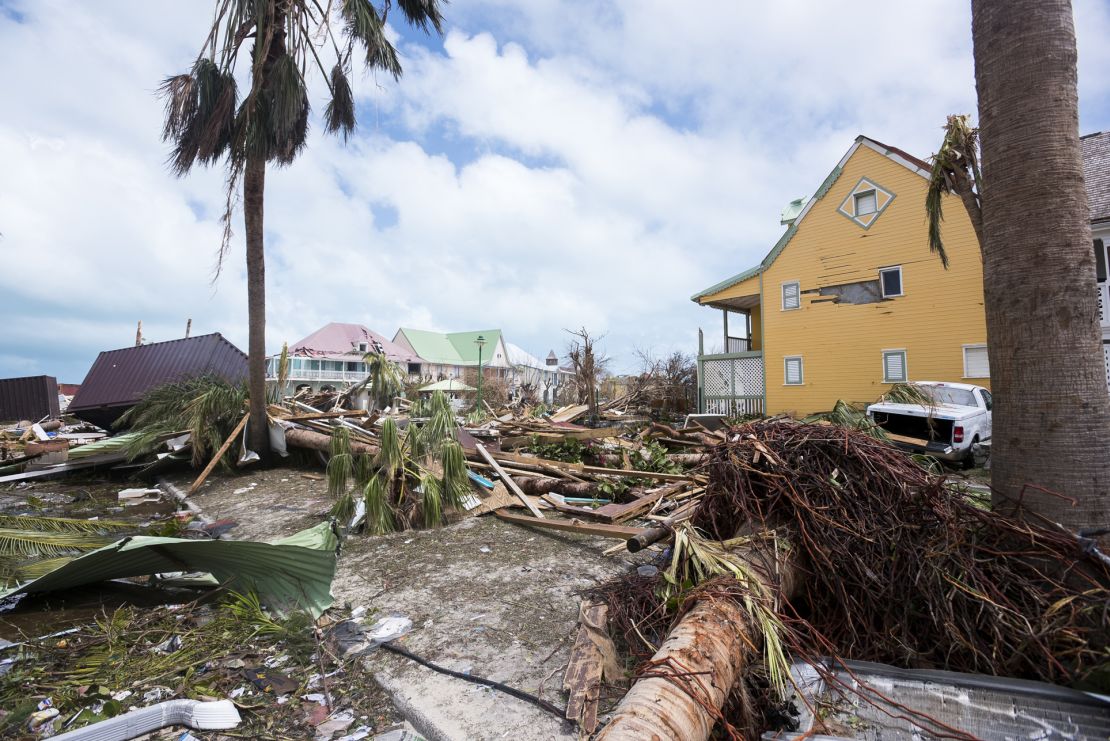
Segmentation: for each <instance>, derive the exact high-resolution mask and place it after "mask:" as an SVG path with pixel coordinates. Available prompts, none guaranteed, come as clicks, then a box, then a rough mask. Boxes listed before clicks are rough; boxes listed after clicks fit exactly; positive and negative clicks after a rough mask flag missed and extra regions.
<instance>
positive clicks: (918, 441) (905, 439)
mask: <svg viewBox="0 0 1110 741" xmlns="http://www.w3.org/2000/svg"><path fill="white" fill-rule="evenodd" d="M883 432H886V430H883ZM886 436H887V437H889V438H890V439H891V440H892V441H893V442H899V443H906V444H908V445H920V446H922V447H925V446H926V445H928V444H929V441H928V440H926V439H925V438H923V437H910V436H909V435H895V434H894V433H893V432H887V433H886Z"/></svg>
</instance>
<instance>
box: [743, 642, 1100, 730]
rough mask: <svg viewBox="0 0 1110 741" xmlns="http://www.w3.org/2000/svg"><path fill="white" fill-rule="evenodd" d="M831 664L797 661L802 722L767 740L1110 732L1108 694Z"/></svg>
mask: <svg viewBox="0 0 1110 741" xmlns="http://www.w3.org/2000/svg"><path fill="white" fill-rule="evenodd" d="M826 671H827V672H828V674H827V675H825V676H822V673H819V672H818V671H817V670H816V669H815V668H814V667H811V666H809V665H807V664H803V663H798V664H795V665H794V666H793V667H792V668H791V675H792V678H793V684H794V687H795V688H796V689H795V693H796V694H795V696H794V697H792V698H790V699H791V702H792V703H793V706H794V708H795V709H796V710H797V711H798V712H799V713H800V714H801V716H800V717H799V718H798V728H797V730H796V732H781V731H769V732H767V733H765V734H763V738H764V739H765V740H766V741H771V740H772V739H775V740H776V741H801V740H802V739H806V740H807V741H848V740H849V739H851V740H852V741H932V740H933V739H944V738H957V737H958V733H957V731H958V732H962V733H963V734H966V736H967V737H968V738H977V739H982V741H1010V740H1011V739H1037V740H1038V741H1065V740H1067V741H1072V740H1073V739H1083V740H1087V739H1090V740H1091V741H1094V740H1096V739H1097V740H1098V741H1105V740H1106V739H1107V738H1108V737H1110V700H1108V699H1107V698H1106V697H1103V696H1101V695H1092V694H1089V693H1086V692H1079V691H1077V690H1072V689H1068V688H1066V687H1058V686H1056V685H1051V684H1044V683H1042V682H1030V681H1026V680H1022V679H1006V678H1002V677H987V676H982V675H979V674H957V673H955V672H946V671H937V670H924V669H916V670H911V669H899V668H897V667H893V666H885V665H882V664H872V663H868V662H862V661H847V662H844V663H843V664H842V665H839V664H833V663H832V662H829V663H827V664H826ZM828 677H832V678H833V679H832V680H831V681H829V679H828ZM813 709H817V711H818V712H817V715H816V716H815V715H814V713H813ZM953 729H956V731H954V730H953Z"/></svg>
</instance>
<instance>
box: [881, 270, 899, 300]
mask: <svg viewBox="0 0 1110 741" xmlns="http://www.w3.org/2000/svg"><path fill="white" fill-rule="evenodd" d="M879 278H880V280H881V281H882V284H883V298H889V297H891V296H901V295H902V268H900V267H899V268H887V269H885V270H880V271H879Z"/></svg>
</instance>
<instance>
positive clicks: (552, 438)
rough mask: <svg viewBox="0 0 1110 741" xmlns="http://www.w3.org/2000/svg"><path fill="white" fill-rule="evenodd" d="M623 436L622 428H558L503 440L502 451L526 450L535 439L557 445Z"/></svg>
mask: <svg viewBox="0 0 1110 741" xmlns="http://www.w3.org/2000/svg"><path fill="white" fill-rule="evenodd" d="M619 434H621V428H620V427H598V428H596V429H586V430H560V429H558V428H554V429H545V430H544V431H542V432H534V433H532V434H530V435H515V436H513V437H503V438H501V449H502V450H513V449H515V448H524V447H527V446H529V445H531V444H532V441H533V439H535V440H537V441H538V442H540V443H557V442H559V441H560V440H571V439H573V440H598V439H601V438H605V437H616V436H617V435H619Z"/></svg>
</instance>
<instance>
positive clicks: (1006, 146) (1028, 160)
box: [972, 0, 1110, 530]
mask: <svg viewBox="0 0 1110 741" xmlns="http://www.w3.org/2000/svg"><path fill="white" fill-rule="evenodd" d="M972 35H973V39H974V47H975V82H976V87H977V89H978V94H979V126H980V135H981V141H982V152H983V157H982V162H983V193H982V205H983V245H982V246H983V282H984V296H985V302H986V315H987V338H988V347H989V350H988V352H989V355H990V366H991V383H992V387H993V391H994V400H995V403H994V410H993V416H994V433H993V444H992V451H991V461H992V465H991V468H992V486H993V487H994V489H995V490H996V491H997V494H996V495H995V502H994V504H995V506H996V507H998V508H1003V509H1004V508H1008V507H1011V506H1012V505H1011V499H1007V497H1009V498H1021V501H1022V503H1023V504H1024V505H1025V506H1026V507H1027V508H1028V509H1029V510H1030V511H1031V512H1033V513H1036V514H1039V515H1042V516H1044V517H1047V518H1048V519H1050V520H1052V521H1054V522H1058V523H1060V524H1062V525H1064V526H1065V527H1067V528H1069V529H1071V530H1077V529H1079V528H1083V527H1091V526H1105V525H1107V524H1110V503H1108V502H1110V498H1108V488H1110V397H1108V395H1107V388H1106V366H1105V363H1104V361H1103V354H1102V347H1101V333H1100V327H1099V316H1098V305H1097V299H1096V294H1095V267H1094V259H1093V254H1092V249H1091V231H1090V215H1089V211H1088V206H1087V196H1086V191H1085V186H1084V181H1083V169H1082V159H1081V153H1080V145H1079V131H1078V125H1079V118H1078V109H1077V97H1078V96H1077V92H1076V47H1075V29H1074V22H1073V18H1072V8H1071V3H1070V1H1069V0H1006V1H1005V2H1003V1H1002V0H972ZM1038 487H1043V489H1047V490H1050V491H1053V492H1059V493H1060V494H1063V495H1066V496H1067V497H1071V498H1073V499H1074V500H1075V501H1076V504H1074V505H1073V504H1072V503H1071V501H1066V500H1064V499H1061V498H1059V497H1057V496H1053V495H1051V494H1047V493H1045V491H1044V490H1043V489H1041V488H1038Z"/></svg>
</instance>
